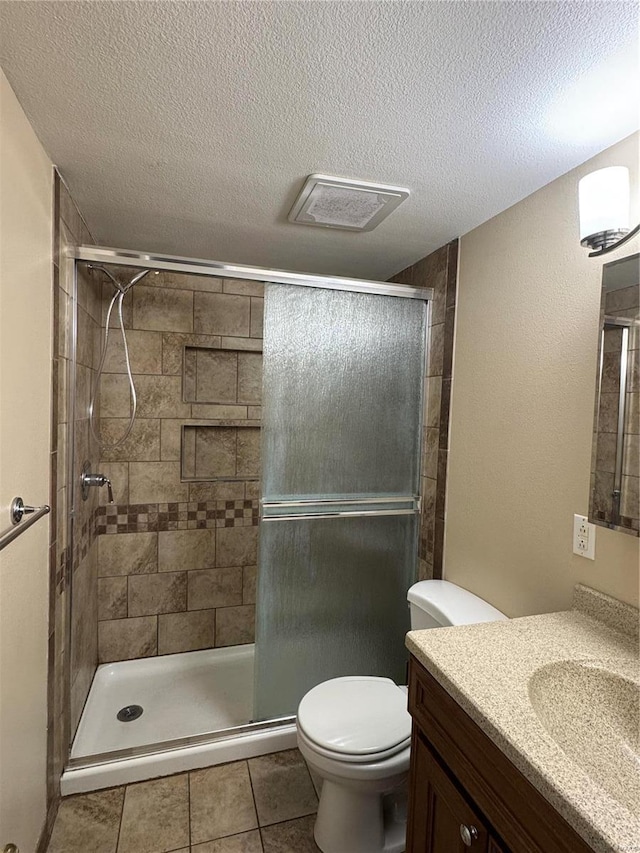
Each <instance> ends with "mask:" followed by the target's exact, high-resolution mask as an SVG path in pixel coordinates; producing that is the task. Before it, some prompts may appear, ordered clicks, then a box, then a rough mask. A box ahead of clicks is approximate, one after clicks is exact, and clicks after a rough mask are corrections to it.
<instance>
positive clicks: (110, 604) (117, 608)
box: [98, 576, 127, 621]
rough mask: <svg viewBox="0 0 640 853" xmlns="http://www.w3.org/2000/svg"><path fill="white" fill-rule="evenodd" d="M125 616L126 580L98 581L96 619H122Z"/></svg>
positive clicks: (122, 578)
mask: <svg viewBox="0 0 640 853" xmlns="http://www.w3.org/2000/svg"><path fill="white" fill-rule="evenodd" d="M126 616H127V578H126V577H125V576H123V577H115V578H99V579H98V619H99V620H100V621H105V620H106V619H124V618H126Z"/></svg>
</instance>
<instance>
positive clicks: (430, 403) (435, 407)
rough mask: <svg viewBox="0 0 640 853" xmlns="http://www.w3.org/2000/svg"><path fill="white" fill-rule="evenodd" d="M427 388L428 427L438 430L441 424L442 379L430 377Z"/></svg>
mask: <svg viewBox="0 0 640 853" xmlns="http://www.w3.org/2000/svg"><path fill="white" fill-rule="evenodd" d="M426 386H427V389H426V390H427V416H426V424H425V425H426V426H427V427H431V428H436V427H438V426H439V424H440V398H441V395H442V377H441V376H430V377H429V379H427V380H426Z"/></svg>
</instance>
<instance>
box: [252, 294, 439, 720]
mask: <svg viewBox="0 0 640 853" xmlns="http://www.w3.org/2000/svg"><path fill="white" fill-rule="evenodd" d="M426 329H427V304H426V302H425V301H424V300H422V299H415V298H402V297H395V296H381V295H373V294H367V293H355V292H350V291H340V290H325V289H320V288H308V287H296V286H290V285H283V284H268V285H267V287H266V302H265V333H264V334H265V337H264V400H263V456H262V458H263V478H262V483H263V495H262V502H261V509H262V512H261V515H262V523H261V526H260V530H261V532H260V556H259V562H260V565H259V578H258V609H257V633H256V719H270V718H273V717H277V716H286V715H289V714H294V713H295V711H296V708H297V705H298V702H299V701H300V699H301V698H302V696H303V695H304V693H305V692H306V691H307V690H309V689H310V688H311V687H312V686H314V685H315V684H318V683H319V682H321V681H324V680H326V679H328V678H334V677H337V676H339V675H348V674H355V675H358V674H367V675H384V676H388V677H389V678H393V679H394V680H396V681H398V682H401V681H402V680H403V679H404V667H405V661H406V653H405V651H404V644H403V637H404V633H405V632H406V630H408V627H409V623H408V610H407V603H406V591H407V589H408V587H409V586H410V585H411V583H412V582H413V580H414V579H415V572H416V553H417V542H416V536H417V518H418V510H419V505H418V498H417V495H418V480H419V455H420V433H421V414H422V394H423V384H424V354H425V344H426Z"/></svg>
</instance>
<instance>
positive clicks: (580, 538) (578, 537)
mask: <svg viewBox="0 0 640 853" xmlns="http://www.w3.org/2000/svg"><path fill="white" fill-rule="evenodd" d="M573 553H574V554H577V555H578V556H579V557H586V558H587V559H588V560H595V558H596V526H595V524H589V519H588V518H587V516H586V515H574V516H573Z"/></svg>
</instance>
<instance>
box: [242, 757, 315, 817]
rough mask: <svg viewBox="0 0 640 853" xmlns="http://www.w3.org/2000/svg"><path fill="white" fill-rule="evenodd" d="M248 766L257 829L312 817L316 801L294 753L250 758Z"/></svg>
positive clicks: (304, 766) (303, 763)
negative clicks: (305, 816)
mask: <svg viewBox="0 0 640 853" xmlns="http://www.w3.org/2000/svg"><path fill="white" fill-rule="evenodd" d="M248 764H249V773H250V775H251V785H252V788H253V796H254V798H255V802H256V810H257V812H258V822H259V823H260V826H266V825H268V824H271V823H280V822H281V821H284V820H291V819H292V818H296V817H303V816H304V815H309V814H315V812H316V811H317V809H318V798H317V796H316V792H315V789H314V787H313V783H312V782H311V777H310V776H309V771H308V770H307V765H306V764H305V761H304V758H303V757H302V755H301V754H300V752H299V751H298V750H297V749H287V750H284V751H282V752H274V753H272V754H271V755H262V756H260V757H259V758H252V759H250V760H249V762H248Z"/></svg>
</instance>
